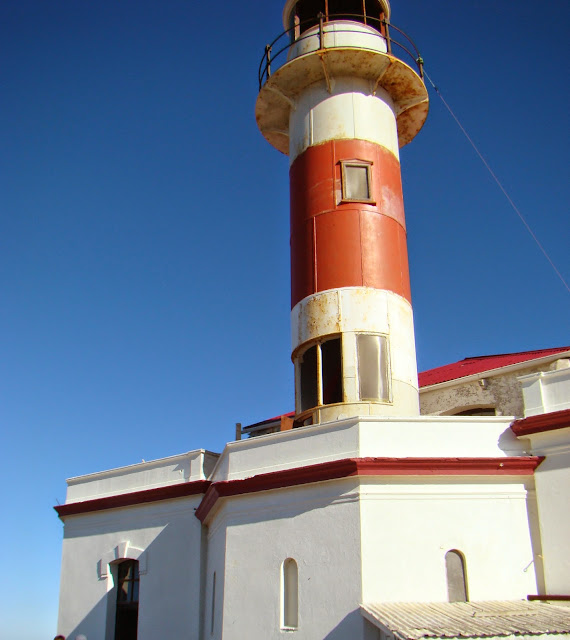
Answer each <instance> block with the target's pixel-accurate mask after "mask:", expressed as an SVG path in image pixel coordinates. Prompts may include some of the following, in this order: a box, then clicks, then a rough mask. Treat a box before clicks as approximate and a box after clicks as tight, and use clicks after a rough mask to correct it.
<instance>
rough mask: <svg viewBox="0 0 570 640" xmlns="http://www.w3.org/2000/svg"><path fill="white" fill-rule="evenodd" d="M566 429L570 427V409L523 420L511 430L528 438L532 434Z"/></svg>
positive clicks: (514, 424) (516, 423) (516, 422)
mask: <svg viewBox="0 0 570 640" xmlns="http://www.w3.org/2000/svg"><path fill="white" fill-rule="evenodd" d="M565 427H570V409H563V410H562V411H553V412H552V413H541V414H540V415H538V416H530V417H529V418H521V419H520V420H515V421H514V422H513V423H512V424H511V429H512V430H513V433H514V434H515V435H516V436H527V435H530V434H532V433H542V432H543V431H554V430H556V429H564V428H565Z"/></svg>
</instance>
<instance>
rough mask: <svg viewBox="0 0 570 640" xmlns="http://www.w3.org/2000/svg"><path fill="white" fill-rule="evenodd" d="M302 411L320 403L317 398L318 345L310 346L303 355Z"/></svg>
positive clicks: (301, 363)
mask: <svg viewBox="0 0 570 640" xmlns="http://www.w3.org/2000/svg"><path fill="white" fill-rule="evenodd" d="M299 369H300V375H301V411H305V409H311V408H312V407H316V406H317V404H318V399H317V347H316V345H315V346H313V347H310V348H309V349H307V350H306V351H305V353H304V354H303V355H302V357H301V362H300V364H299Z"/></svg>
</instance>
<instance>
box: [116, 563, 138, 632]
mask: <svg viewBox="0 0 570 640" xmlns="http://www.w3.org/2000/svg"><path fill="white" fill-rule="evenodd" d="M138 617H139V563H138V562H137V561H136V560H124V561H123V562H121V563H120V564H119V568H118V580H117V609H116V613H115V640H137V626H138Z"/></svg>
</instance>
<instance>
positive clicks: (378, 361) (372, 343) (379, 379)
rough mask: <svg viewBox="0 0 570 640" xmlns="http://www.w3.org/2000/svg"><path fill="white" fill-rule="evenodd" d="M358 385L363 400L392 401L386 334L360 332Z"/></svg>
mask: <svg viewBox="0 0 570 640" xmlns="http://www.w3.org/2000/svg"><path fill="white" fill-rule="evenodd" d="M356 348H357V356H358V386H359V394H360V399H361V400H377V401H381V402H389V401H390V367H389V356H388V341H387V340H386V336H379V335H369V334H358V335H357V336H356Z"/></svg>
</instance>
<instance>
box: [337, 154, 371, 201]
mask: <svg viewBox="0 0 570 640" xmlns="http://www.w3.org/2000/svg"><path fill="white" fill-rule="evenodd" d="M370 167H371V164H370V163H368V162H348V161H344V160H343V161H342V162H341V163H340V170H341V178H342V201H343V202H373V199H372V176H371V170H370Z"/></svg>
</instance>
